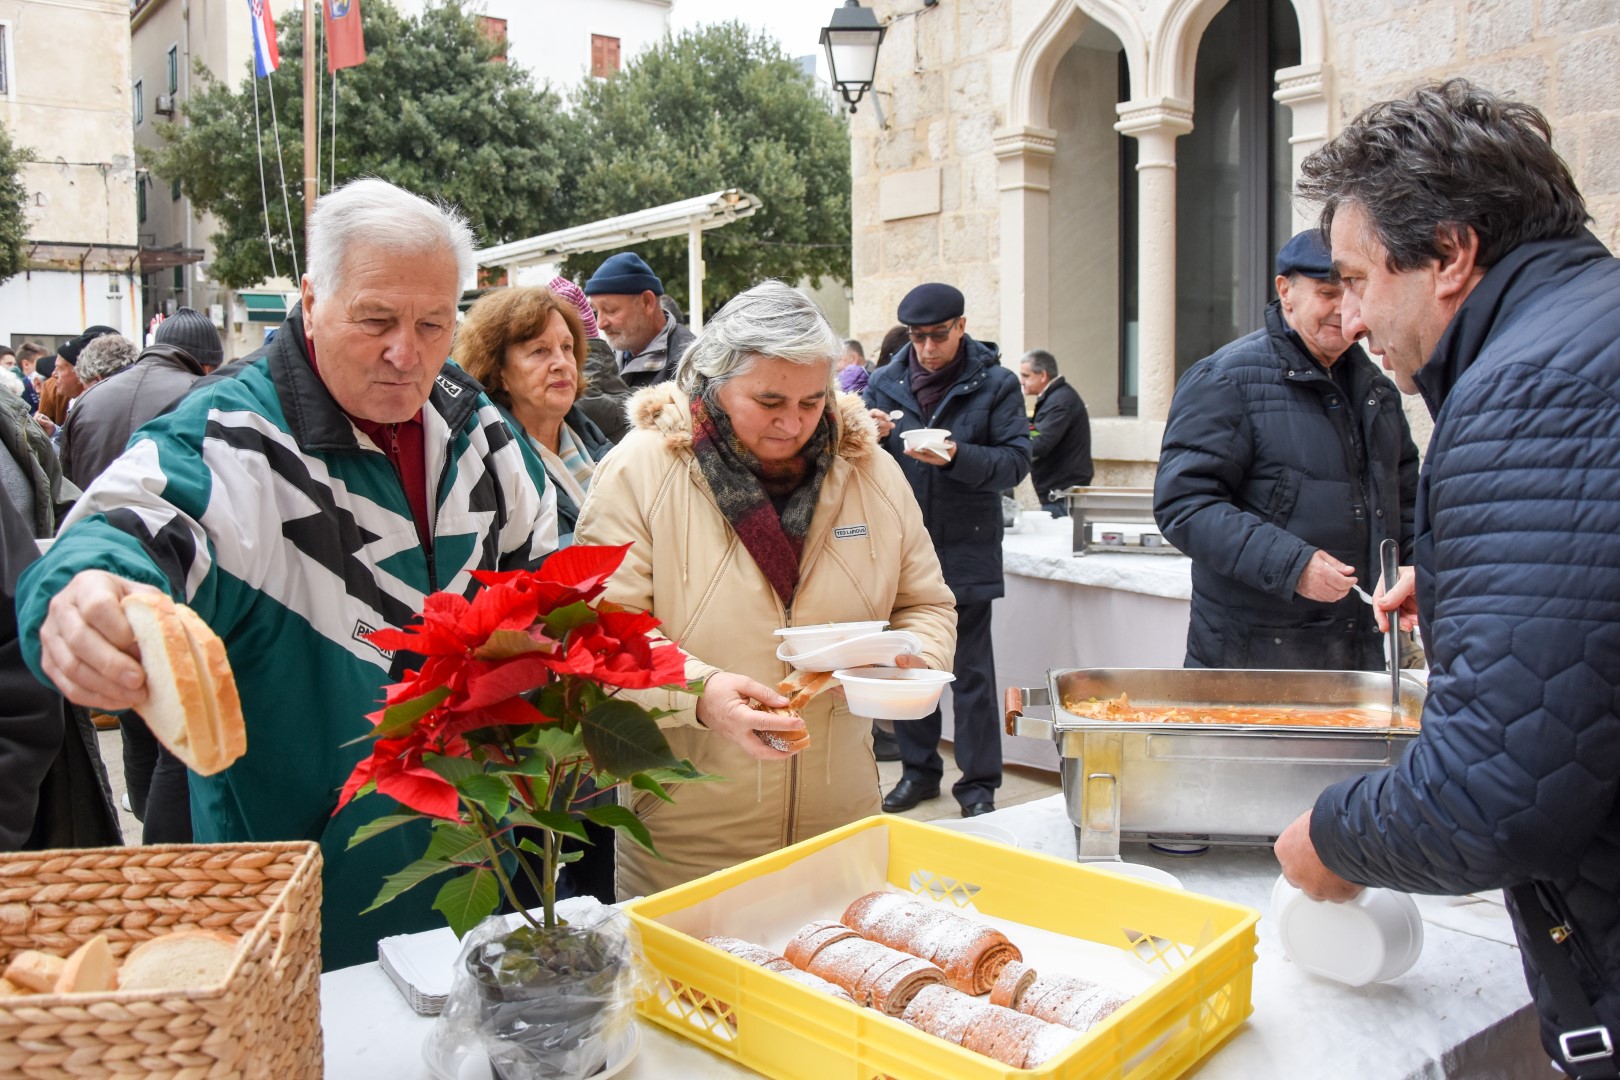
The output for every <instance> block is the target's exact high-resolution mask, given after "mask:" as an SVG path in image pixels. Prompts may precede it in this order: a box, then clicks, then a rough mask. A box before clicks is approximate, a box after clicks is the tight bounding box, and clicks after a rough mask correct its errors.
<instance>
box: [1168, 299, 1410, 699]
mask: <svg viewBox="0 0 1620 1080" xmlns="http://www.w3.org/2000/svg"><path fill="white" fill-rule="evenodd" d="M1340 364H1343V365H1348V366H1347V367H1346V369H1345V370H1346V371H1347V372H1348V373H1349V376H1350V382H1349V388H1350V393H1349V395H1348V400H1347V395H1346V393H1345V392H1344V390H1342V389H1341V388H1340V385H1339V383H1338V382H1337V381H1335V379H1334V378H1333V377H1332V376H1331V375H1329V374H1328V373H1327V371H1326V370H1325V369H1323V367H1322V366H1321V365H1320V364H1318V363H1316V362H1315V361H1314V360H1313V359H1312V358H1311V356H1310V354H1309V353H1307V352H1306V351H1305V349H1304V348H1303V346H1302V345H1301V343H1300V342H1299V340H1298V339H1297V338H1295V337H1293V336H1291V335H1290V334H1289V333H1288V328H1287V325H1286V324H1285V323H1284V322H1283V320H1282V314H1281V311H1280V309H1279V307H1278V305H1277V303H1276V301H1273V302H1272V303H1271V305H1270V306H1269V307H1267V308H1266V327H1265V329H1263V330H1257V331H1255V332H1254V333H1252V334H1250V335H1248V336H1247V337H1242V338H1239V339H1238V340H1236V341H1234V342H1232V343H1231V344H1230V345H1227V346H1225V347H1224V348H1222V349H1221V350H1220V351H1219V352H1217V353H1215V354H1214V355H1213V356H1209V357H1206V358H1204V359H1203V360H1200V361H1199V362H1198V363H1197V364H1194V365H1193V366H1192V368H1191V369H1189V370H1188V372H1187V374H1186V375H1184V376H1183V377H1182V379H1181V383H1180V385H1179V386H1177V387H1176V396H1175V399H1174V401H1172V403H1171V405H1170V419H1169V422H1168V423H1167V424H1166V426H1165V431H1164V446H1163V448H1162V449H1161V451H1160V454H1159V473H1158V479H1157V480H1156V482H1155V483H1154V488H1153V514H1154V517H1155V519H1156V520H1157V521H1158V524H1159V531H1160V532H1162V533H1163V534H1164V536H1165V538H1166V539H1167V540H1169V541H1170V542H1171V543H1172V544H1174V545H1175V546H1176V547H1178V548H1180V549H1181V550H1182V551H1184V552H1186V554H1187V555H1188V557H1190V558H1191V559H1192V562H1193V596H1192V621H1191V624H1190V625H1189V627H1188V630H1187V664H1188V666H1189V667H1215V668H1323V669H1330V670H1342V671H1373V670H1382V669H1383V667H1384V660H1383V651H1382V640H1381V639H1380V637H1379V634H1378V628H1377V626H1376V624H1375V623H1374V622H1373V618H1372V609H1371V608H1370V607H1368V606H1367V605H1366V604H1365V603H1364V602H1362V601H1361V600H1360V599H1359V598H1358V597H1357V596H1356V595H1355V594H1354V593H1350V594H1348V595H1347V596H1346V597H1345V598H1344V599H1342V600H1340V601H1339V602H1337V603H1333V604H1324V603H1320V602H1318V601H1315V600H1307V599H1305V598H1304V597H1303V596H1300V595H1299V594H1298V593H1296V592H1295V591H1294V589H1295V586H1297V585H1298V584H1299V576H1300V573H1301V572H1302V571H1303V570H1304V569H1305V564H1306V563H1307V562H1309V561H1310V559H1311V556H1312V555H1314V554H1315V553H1316V551H1317V550H1318V549H1320V550H1322V551H1326V552H1327V553H1328V554H1329V555H1331V556H1333V557H1334V558H1335V559H1338V560H1339V561H1340V562H1343V563H1346V564H1348V565H1350V566H1353V567H1355V569H1356V578H1357V580H1358V581H1359V582H1360V583H1361V585H1362V587H1363V588H1365V589H1366V590H1367V591H1368V592H1369V593H1370V592H1372V589H1373V586H1374V584H1375V583H1376V582H1377V578H1378V569H1377V567H1378V559H1377V551H1378V545H1379V543H1380V542H1381V541H1382V540H1383V539H1384V538H1385V537H1394V538H1395V539H1397V540H1399V541H1400V544H1401V553H1402V561H1403V562H1406V561H1409V559H1410V555H1411V551H1412V542H1411V538H1412V506H1413V501H1414V499H1415V498H1416V492H1417V477H1418V453H1417V447H1416V446H1415V445H1414V444H1413V442H1412V433H1411V430H1410V428H1409V427H1408V425H1407V422H1406V414H1405V413H1404V412H1403V411H1402V410H1401V395H1400V391H1398V390H1397V389H1396V388H1395V384H1394V383H1392V382H1390V381H1389V379H1388V378H1386V377H1385V376H1384V375H1383V374H1382V373H1381V372H1379V371H1378V369H1377V368H1375V367H1374V366H1373V363H1372V361H1371V360H1369V359H1367V354H1366V353H1364V352H1362V351H1361V347H1360V346H1352V347H1351V348H1350V351H1349V352H1347V353H1345V354H1344V355H1343V356H1341V357H1340V358H1339V359H1338V360H1337V361H1336V362H1335V364H1334V366H1335V368H1337V367H1338V366H1339V365H1340ZM1357 439H1359V440H1360V441H1361V442H1362V443H1363V444H1364V445H1365V446H1366V449H1367V462H1368V466H1367V470H1366V472H1365V473H1363V472H1362V471H1361V469H1360V467H1359V464H1358V457H1357V453H1356V449H1355V440H1357Z"/></svg>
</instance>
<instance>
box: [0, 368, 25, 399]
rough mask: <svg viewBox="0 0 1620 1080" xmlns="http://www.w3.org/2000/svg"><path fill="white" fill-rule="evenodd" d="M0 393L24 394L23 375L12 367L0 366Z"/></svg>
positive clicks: (20, 395) (19, 395)
mask: <svg viewBox="0 0 1620 1080" xmlns="http://www.w3.org/2000/svg"><path fill="white" fill-rule="evenodd" d="M0 394H16V395H17V396H18V397H22V396H23V381H22V376H21V375H18V374H17V373H16V372H15V371H13V370H11V369H10V368H5V367H0Z"/></svg>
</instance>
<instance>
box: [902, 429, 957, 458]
mask: <svg viewBox="0 0 1620 1080" xmlns="http://www.w3.org/2000/svg"><path fill="white" fill-rule="evenodd" d="M950 437H951V432H950V429H949V428H937V427H925V428H912V429H911V430H910V431H902V432H901V433H900V441H901V442H903V443H905V444H906V449H907V450H932V451H934V452H935V453H936V454H939V455H940V456H941V457H945V456H947V455H949V453H950V451H949V450H947V449H946V447H945V441H946V440H947V439H949V438H950Z"/></svg>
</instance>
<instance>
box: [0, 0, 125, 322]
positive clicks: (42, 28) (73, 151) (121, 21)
mask: <svg viewBox="0 0 1620 1080" xmlns="http://www.w3.org/2000/svg"><path fill="white" fill-rule="evenodd" d="M128 19H129V7H128V3H127V0H0V123H3V124H4V125H5V128H6V132H7V134H8V135H10V137H11V140H12V142H13V143H14V144H15V145H17V146H20V147H25V148H27V150H28V151H29V152H28V154H27V155H26V159H27V160H26V162H25V164H24V165H23V168H22V183H23V187H24V188H25V189H26V191H27V193H28V208H27V222H28V267H27V269H26V270H24V271H23V272H22V273H20V274H17V275H16V276H15V277H12V278H10V279H9V280H7V281H6V282H5V283H4V284H0V341H4V342H6V343H8V344H11V345H12V346H13V347H15V346H16V345H19V344H21V343H22V342H24V341H35V342H38V343H40V344H42V345H44V346H46V347H47V348H51V349H54V348H56V346H57V345H59V344H61V343H62V342H64V341H66V340H67V339H69V338H71V337H74V336H77V335H78V334H80V333H82V332H83V331H84V328H85V327H86V326H89V325H94V324H97V323H100V324H105V325H107V326H112V327H114V328H116V329H118V330H120V331H122V332H123V333H125V334H128V335H133V334H134V333H135V329H136V327H137V326H138V325H139V319H140V279H139V274H138V258H137V256H138V249H137V246H136V235H135V150H134V145H133V142H132V140H131V138H130V132H129V116H130V98H129V29H128V27H129V22H128ZM65 42H70V43H71V47H70V48H68V47H65V46H64V43H65ZM64 58H65V59H64ZM64 64H65V66H64ZM90 73H95V74H94V76H93V77H92V75H91V74H90Z"/></svg>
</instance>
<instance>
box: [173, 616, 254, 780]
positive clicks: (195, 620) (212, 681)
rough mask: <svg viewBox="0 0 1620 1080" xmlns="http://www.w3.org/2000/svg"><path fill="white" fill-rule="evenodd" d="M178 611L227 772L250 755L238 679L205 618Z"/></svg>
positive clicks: (220, 759)
mask: <svg viewBox="0 0 1620 1080" xmlns="http://www.w3.org/2000/svg"><path fill="white" fill-rule="evenodd" d="M175 612H176V613H177V614H178V615H179V616H180V625H181V626H183V627H185V630H186V637H187V638H189V639H190V640H191V655H192V659H194V660H195V661H196V663H197V672H198V674H199V676H200V677H201V679H202V685H203V703H204V704H205V705H206V706H207V707H208V719H209V725H210V728H211V729H212V730H213V732H214V740H215V742H214V745H215V747H216V748H217V749H218V751H219V768H221V769H223V768H225V767H227V766H228V765H230V764H231V763H232V762H233V761H235V760H236V759H237V758H239V757H241V756H242V755H243V754H245V753H247V725H246V724H245V723H244V722H243V720H242V699H241V697H240V696H238V695H237V692H236V676H234V675H233V674H231V662H230V659H229V658H228V657H227V656H226V655H225V643H224V642H223V641H221V640H220V639H219V635H218V634H216V633H214V631H213V628H212V627H210V626H209V625H208V624H207V623H205V622H203V620H202V616H200V615H198V614H197V613H196V612H195V611H192V610H191V609H190V608H188V607H186V606H185V605H184V604H177V605H175Z"/></svg>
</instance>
